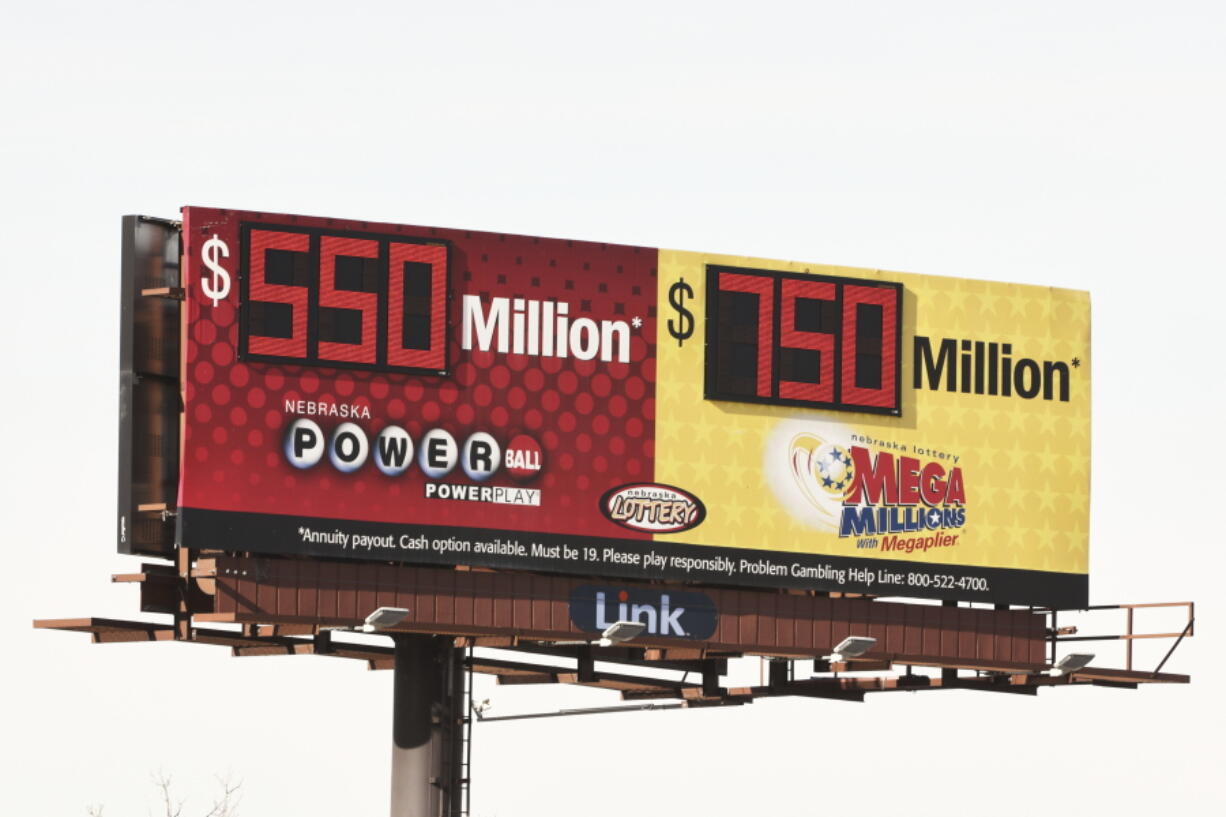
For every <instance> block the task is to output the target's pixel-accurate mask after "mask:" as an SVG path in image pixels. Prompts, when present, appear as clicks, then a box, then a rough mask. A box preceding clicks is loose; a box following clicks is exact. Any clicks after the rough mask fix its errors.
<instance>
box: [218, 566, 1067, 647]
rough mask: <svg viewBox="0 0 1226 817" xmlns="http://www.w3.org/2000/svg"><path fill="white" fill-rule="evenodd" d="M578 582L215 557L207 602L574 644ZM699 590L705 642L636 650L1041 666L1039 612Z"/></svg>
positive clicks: (319, 618) (270, 613)
mask: <svg viewBox="0 0 1226 817" xmlns="http://www.w3.org/2000/svg"><path fill="white" fill-rule="evenodd" d="M582 583H583V582H582V580H575V579H567V578H562V577H555V576H538V575H532V574H525V573H510V572H502V573H500V572H489V573H485V572H480V573H472V572H467V571H455V570H452V569H444V568H433V567H407V566H390V565H381V564H375V563H371V564H362V565H354V564H344V563H331V562H315V563H311V562H306V561H303V562H300V563H298V564H292V563H290V560H281V559H266V560H261V561H259V562H256V561H255V560H251V559H240V558H234V557H226V558H223V559H219V560H218V578H217V597H216V599H217V602H216V603H217V607H216V609H217V610H218V612H220V613H231V612H232V613H233V614H234V615H235V616H236V620H239V621H242V622H245V623H262V624H277V623H282V624H287V623H300V624H312V623H316V624H318V623H321V622H326V623H345V622H348V623H353V624H357V623H360V621H361V620H362V618H364V617H365V616H366V615H367V614H368V613H369V612H370V611H371V610H372V609H374V608H375V607H376V606H380V605H389V604H394V605H395V606H401V607H407V608H409V609H410V610H412V611H413V613H412V617H411V623H410V625H409V626H411V627H412V628H413V629H416V630H420V631H423V632H431V631H433V632H440V633H471V634H474V635H481V636H492V637H503V636H510V637H515V636H521V637H523V636H526V637H529V638H534V639H535V638H539V639H542V640H550V639H554V640H573V639H575V638H576V637H578V636H579V635H580V634H579V633H578V631H577V630H576V629H575V627H574V625H573V624H572V623H571V621H570V610H569V600H570V594H571V591H572V590H573V588H575V587H576V586H577V585H579V584H582ZM626 585H627V586H631V583H626ZM654 587H656V589H660V590H663V589H665V588H664V587H660V586H659V585H654ZM687 590H689V591H696V590H697V589H696V588H693V587H689V588H687ZM698 592H706V593H707V595H709V596H710V597H711V599H712V601H713V602H714V604H715V607H716V610H717V612H718V615H719V624H718V626H717V629H716V632H715V633H714V634H713V636H712V637H711V639H710V640H709V641H706V642H685V641H681V640H678V639H662V638H654V639H653V638H651V637H644V638H642V639H641V644H642V646H644V647H667V648H670V649H673V650H676V649H690V650H697V649H708V650H715V651H720V652H734V653H735V652H748V653H755V652H761V653H765V654H773V655H787V654H801V655H803V654H809V655H815V656H820V655H823V654H825V653H826V652H829V651H830V649H831V647H833V646H834V645H835V644H837V643H838V642H839V641H841V640H842V639H843V638H845V637H846V636H848V635H867V636H870V637H873V638H876V639H877V640H878V647H877V649H876V650H874V652H877V653H882V654H886V655H890V656H892V657H893V658H894V660H896V661H898V662H900V663H916V664H947V665H948V664H955V663H956V664H958V665H959V666H964V667H967V668H972V669H973V668H978V667H982V668H990V669H999V668H1002V667H1004V668H1008V669H1026V668H1028V667H1032V666H1033V667H1037V666H1038V665H1041V664H1042V659H1043V650H1044V644H1045V642H1044V640H1043V637H1044V626H1045V623H1044V622H1045V618H1044V617H1043V616H1042V615H1036V614H1032V613H1028V612H1026V611H1024V610H1020V611H995V610H978V609H972V608H951V607H938V606H935V605H930V604H906V603H899V602H879V601H874V600H871V599H846V598H829V597H825V596H800V595H791V594H780V593H778V592H776V591H757V590H747V589H740V590H726V589H710V590H707V591H698ZM312 603H313V604H314V608H313V609H312V607H311V605H312ZM985 662H986V665H985Z"/></svg>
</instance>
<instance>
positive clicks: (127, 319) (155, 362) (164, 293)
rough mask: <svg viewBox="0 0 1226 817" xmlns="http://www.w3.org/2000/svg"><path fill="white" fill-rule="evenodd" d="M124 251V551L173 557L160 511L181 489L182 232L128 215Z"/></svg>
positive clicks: (171, 532)
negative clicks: (180, 355) (180, 358)
mask: <svg viewBox="0 0 1226 817" xmlns="http://www.w3.org/2000/svg"><path fill="white" fill-rule="evenodd" d="M122 247H123V256H122V266H121V270H120V347H119V497H118V509H117V510H118V519H117V531H116V534H117V544H118V549H119V552H120V553H144V554H150V555H166V554H169V553H170V551H171V549H172V548H173V547H174V544H175V525H174V522H173V521H171V520H170V517H169V516H168V515H163V514H162V512H161V511H162V510H163V509H164V510H167V511H173V510H174V508H175V505H176V502H177V499H178V484H179V420H180V404H179V335H180V303H179V301H178V300H177V299H176V296H177V292H176V290H177V289H178V288H179V286H180V276H179V230H178V225H176V224H174V223H173V222H168V221H164V220H161V219H153V218H148V217H146V216H125V217H124V219H123V236H122ZM157 506H160V508H158V509H155V507H157ZM142 508H143V510H142Z"/></svg>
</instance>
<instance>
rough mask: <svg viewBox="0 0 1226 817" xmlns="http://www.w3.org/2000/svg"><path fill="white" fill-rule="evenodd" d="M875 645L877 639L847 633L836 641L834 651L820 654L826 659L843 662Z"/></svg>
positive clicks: (862, 653)
mask: <svg viewBox="0 0 1226 817" xmlns="http://www.w3.org/2000/svg"><path fill="white" fill-rule="evenodd" d="M875 646H877V639H875V638H870V637H869V636H864V635H849V636H847V638H844V639H843V640H842V641H840V642H839V643H838V646H836V647H835V648H834V652H832V653H831V654H830V655H825V656H822V657H823V658H824V659H825V660H827V661H835V662H843V661H846V660H847V659H849V658H859V657H860V656H862V655H864V654H865V653H866V652H868V651H869V650H871V649H872V648H873V647H875Z"/></svg>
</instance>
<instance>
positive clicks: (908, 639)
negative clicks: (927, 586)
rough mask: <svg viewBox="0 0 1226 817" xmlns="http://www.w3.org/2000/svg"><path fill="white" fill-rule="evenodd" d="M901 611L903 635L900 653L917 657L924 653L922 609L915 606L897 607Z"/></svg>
mask: <svg viewBox="0 0 1226 817" xmlns="http://www.w3.org/2000/svg"><path fill="white" fill-rule="evenodd" d="M899 607H900V608H901V609H902V611H903V622H904V633H903V647H902V651H903V652H904V653H907V654H909V655H919V654H921V653H922V652H923V651H924V609H923V608H922V607H918V606H916V605H911V604H905V605H899Z"/></svg>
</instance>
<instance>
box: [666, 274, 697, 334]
mask: <svg viewBox="0 0 1226 817" xmlns="http://www.w3.org/2000/svg"><path fill="white" fill-rule="evenodd" d="M693 297H694V290H693V289H691V288H690V285H689V284H687V283H686V282H685V279H684V278H681V279H680V280H678V281H677V283H675V284H673V285H672V286H671V287H669V288H668V302H669V304H671V305H672V307H673V309H675V310H677V318H678V321H677V323H676V324H674V323H673V319H672V318H669V319H668V334H670V335H672V336H673V337H674V338H676V339H677V345H678V346H680V345H681V344H683V343H685V341H686V340H687V339H688V338H689V337H690V335H692V334H694V313H693V312H690V310H688V309H686V308H685V299H686V298H693Z"/></svg>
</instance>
